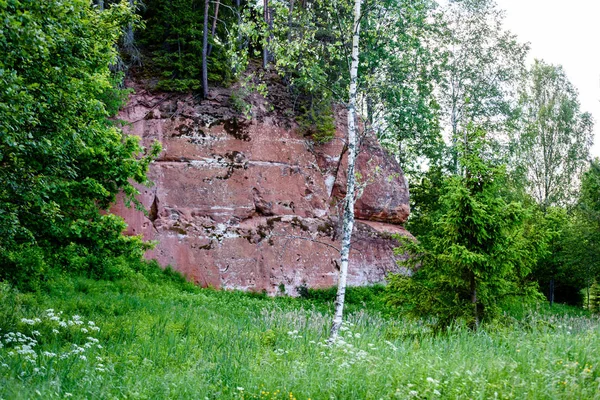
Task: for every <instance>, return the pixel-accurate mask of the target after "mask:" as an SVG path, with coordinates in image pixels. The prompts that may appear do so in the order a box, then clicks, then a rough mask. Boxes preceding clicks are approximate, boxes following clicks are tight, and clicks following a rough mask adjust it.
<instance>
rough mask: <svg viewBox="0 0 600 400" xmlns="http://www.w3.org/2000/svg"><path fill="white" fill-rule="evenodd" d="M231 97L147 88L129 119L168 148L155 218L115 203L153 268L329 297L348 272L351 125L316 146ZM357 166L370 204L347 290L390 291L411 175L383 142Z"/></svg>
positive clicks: (151, 191) (126, 114) (289, 123)
mask: <svg viewBox="0 0 600 400" xmlns="http://www.w3.org/2000/svg"><path fill="white" fill-rule="evenodd" d="M230 96H231V90H227V89H218V90H214V91H212V92H211V97H210V98H209V99H207V100H202V101H199V100H197V99H196V98H195V97H193V96H192V95H181V94H167V93H159V94H153V93H150V92H147V91H145V90H143V89H140V88H138V90H137V93H136V94H133V95H131V96H130V100H129V103H128V104H127V106H126V107H125V108H124V109H123V110H122V112H121V113H120V115H119V116H118V118H119V119H121V120H124V121H127V122H128V123H129V124H127V125H126V126H125V127H124V131H125V132H127V133H128V134H131V135H137V136H139V137H140V138H141V140H142V143H143V144H144V145H145V146H150V144H151V143H152V142H153V141H155V140H157V141H159V142H160V143H161V144H162V146H163V151H162V153H161V154H160V156H159V158H158V159H157V160H156V161H155V162H154V163H152V164H151V167H150V171H149V178H150V179H151V180H152V181H153V182H154V186H152V187H150V188H145V187H141V188H140V191H141V195H140V196H139V200H140V201H141V203H142V204H143V205H144V207H146V209H147V210H148V212H147V215H145V214H144V213H142V212H140V211H137V210H135V209H133V208H126V207H125V206H124V205H123V204H122V203H123V202H122V201H119V202H117V204H115V205H114V207H113V210H112V211H113V212H114V213H116V214H119V215H121V216H123V217H124V218H125V220H126V221H127V222H128V225H129V228H128V231H127V233H128V234H132V235H143V237H144V239H146V240H156V241H157V242H158V244H157V246H156V248H155V249H154V250H151V251H149V252H148V254H147V257H149V258H156V259H157V260H158V261H159V262H160V263H161V264H162V265H167V264H170V265H172V266H173V267H174V268H175V269H176V270H179V271H181V272H182V273H184V274H185V275H186V276H187V277H188V279H190V280H192V281H193V282H195V283H197V284H199V285H202V286H213V287H216V288H236V289H244V290H254V291H263V290H266V291H267V292H269V293H271V294H275V293H277V292H281V291H285V293H287V294H292V295H294V294H296V288H297V287H298V286H301V285H306V286H308V287H329V286H333V285H335V284H336V279H337V273H338V269H337V268H338V264H337V263H338V261H337V260H338V256H339V254H338V247H339V244H340V240H339V231H340V226H339V220H340V218H339V215H341V210H340V204H341V202H340V201H339V200H340V199H341V198H342V197H343V196H344V194H345V179H346V175H345V159H346V157H345V148H344V141H343V138H344V137H345V124H344V122H343V121H344V118H345V117H344V116H343V115H342V114H343V113H338V118H337V119H338V124H337V126H338V130H337V132H336V137H335V139H334V140H333V141H331V142H330V143H328V144H326V145H321V146H317V145H314V144H313V143H312V141H311V140H310V139H307V138H304V137H302V136H301V135H299V134H298V133H297V132H296V131H295V129H294V123H293V120H289V119H286V118H283V117H280V115H283V114H284V113H283V112H282V110H281V109H277V108H278V107H279V108H282V107H284V105H282V104H280V103H275V104H274V105H275V110H273V111H266V110H267V109H268V108H267V106H268V104H267V105H266V104H265V103H264V102H262V103H261V102H260V101H254V104H253V112H254V113H255V115H254V116H253V118H252V119H247V118H245V117H244V116H242V115H240V114H239V113H237V112H235V111H234V110H233V108H232V107H231V106H230ZM360 149H361V152H360V155H359V156H358V171H359V172H360V177H361V178H360V179H361V182H360V191H361V193H362V194H361V196H360V198H359V199H358V201H357V203H356V208H355V212H356V218H357V221H356V228H355V233H354V243H353V249H352V252H351V264H350V270H349V277H348V283H349V284H350V285H365V284H370V283H375V282H381V281H382V280H383V279H384V278H385V275H386V274H387V273H388V272H390V271H398V267H397V264H396V261H397V259H398V256H396V255H394V251H393V249H394V248H395V247H397V246H398V244H397V242H396V241H395V240H394V239H392V234H400V235H408V236H409V235H410V234H409V233H408V232H407V231H406V230H405V229H404V228H403V227H402V226H401V224H402V223H403V222H405V221H406V218H407V217H408V213H409V207H408V189H407V187H406V183H405V181H404V177H403V175H402V171H401V169H400V168H399V166H398V164H397V163H396V162H395V161H394V159H393V158H392V157H390V156H389V155H387V154H386V153H385V151H384V150H383V149H382V148H381V146H380V145H379V144H378V142H377V141H376V139H374V138H373V137H369V136H365V137H363V138H362V142H361V147H360Z"/></svg>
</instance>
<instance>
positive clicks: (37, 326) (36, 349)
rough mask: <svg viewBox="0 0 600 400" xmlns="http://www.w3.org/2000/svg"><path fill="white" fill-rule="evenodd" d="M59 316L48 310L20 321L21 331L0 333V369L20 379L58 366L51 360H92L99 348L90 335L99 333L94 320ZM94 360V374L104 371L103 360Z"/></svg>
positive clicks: (100, 358) (74, 316) (40, 373)
mask: <svg viewBox="0 0 600 400" xmlns="http://www.w3.org/2000/svg"><path fill="white" fill-rule="evenodd" d="M62 314H63V313H62V312H59V313H56V312H55V311H54V310H53V309H48V310H46V311H45V312H44V313H43V314H42V315H41V316H40V317H35V318H22V319H21V320H20V325H18V328H19V330H20V331H16V332H6V333H2V332H0V367H1V368H5V369H8V370H12V371H13V372H15V373H16V374H18V375H19V376H21V377H23V376H26V375H42V376H44V375H46V374H47V373H48V372H49V369H52V368H56V367H57V365H56V362H54V361H51V360H58V361H60V360H73V361H80V362H82V361H83V362H86V361H88V357H93V354H92V353H94V352H97V351H98V350H101V349H102V345H101V344H100V341H99V340H98V339H97V338H96V337H94V336H93V334H94V333H96V332H98V331H100V327H98V326H97V325H96V324H95V323H94V321H86V320H84V319H83V318H82V317H81V316H79V315H73V316H72V317H70V318H65V317H63V315H62ZM71 340H75V341H76V342H77V343H71ZM92 359H93V358H92ZM95 360H96V361H97V362H98V363H97V364H96V365H95V371H97V372H105V371H106V368H105V366H104V364H101V363H100V362H102V361H103V359H102V357H100V356H95Z"/></svg>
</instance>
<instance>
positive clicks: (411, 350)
mask: <svg viewBox="0 0 600 400" xmlns="http://www.w3.org/2000/svg"><path fill="white" fill-rule="evenodd" d="M359 297H360V298H362V297H361V296H359ZM0 300H1V303H0V316H1V317H2V318H3V319H2V320H0V342H1V343H2V348H0V398H4V399H31V398H49V399H50V398H66V397H73V398H94V399H115V398H118V399H123V398H128V399H204V398H208V399H220V398H235V399H242V398H243V399H252V398H258V399H294V398H295V399H308V398H311V399H330V398H334V399H380V398H384V399H390V398H401V399H406V398H416V399H419V398H420V399H434V398H451V399H455V398H458V399H461V398H465V399H493V398H500V399H508V398H515V399H594V398H600V378H599V376H600V375H599V373H598V365H600V364H599V363H600V352H598V351H597V349H600V323H599V322H600V321H599V320H598V318H597V317H595V316H588V315H575V314H573V313H570V312H569V313H565V312H557V310H556V309H554V310H551V311H549V310H547V309H546V308H543V307H542V308H537V309H536V308H533V309H521V310H516V311H515V310H513V311H514V312H513V314H514V315H516V317H514V316H507V317H506V318H505V320H504V321H501V322H499V323H498V324H496V325H493V326H487V327H486V328H485V329H482V330H480V331H479V332H477V333H473V332H471V331H469V330H468V329H466V328H464V327H460V326H456V327H453V328H451V329H449V330H448V332H446V333H445V334H442V335H435V336H434V335H432V334H431V333H430V330H429V328H428V325H427V324H426V323H424V322H409V321H405V320H399V319H395V318H392V317H385V316H382V315H381V314H380V313H378V312H372V311H369V310H361V309H360V307H359V305H357V306H355V307H354V310H353V311H352V313H351V314H350V315H348V318H347V322H346V323H345V325H344V327H343V331H342V335H341V338H340V340H339V341H338V342H336V343H335V344H334V345H332V346H327V345H325V340H326V338H327V334H328V329H329V324H330V314H329V305H328V304H327V303H326V302H323V301H315V300H303V299H289V298H276V299H270V298H265V297H262V296H251V295H247V294H243V293H239V292H218V291H211V290H201V289H197V288H193V287H190V286H189V285H186V284H184V283H181V282H178V281H177V280H176V279H171V280H170V281H168V282H163V280H161V279H157V278H156V277H154V278H152V279H148V278H147V277H145V276H143V275H138V276H135V277H132V278H130V279H128V280H124V281H118V282H102V281H92V280H88V279H81V278H79V279H65V280H64V281H60V282H54V283H52V284H50V285H48V287H47V288H46V290H45V292H40V293H36V294H22V293H17V292H15V291H13V290H12V289H10V288H9V287H8V286H7V285H5V284H4V285H1V286H0ZM359 303H360V302H359ZM50 309H51V311H49V310H50ZM61 312H62V313H61ZM76 321H81V323H79V322H76ZM90 321H91V324H90ZM61 322H62V324H60V323H61ZM94 326H97V327H98V328H99V330H97V331H96V330H91V329H90V327H94ZM83 328H85V329H86V331H87V332H84V331H82V329H83ZM7 335H8V336H7ZM13 337H14V338H20V339H21V341H19V339H17V340H14V341H13V340H7V339H8V338H13ZM34 341H35V343H34ZM23 346H25V347H23ZM80 349H83V350H80ZM33 354H35V356H34V355H33ZM82 356H83V357H82Z"/></svg>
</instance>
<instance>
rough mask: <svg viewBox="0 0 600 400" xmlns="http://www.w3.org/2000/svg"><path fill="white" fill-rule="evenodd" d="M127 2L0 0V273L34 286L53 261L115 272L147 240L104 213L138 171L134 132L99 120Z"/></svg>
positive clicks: (112, 107)
mask: <svg viewBox="0 0 600 400" xmlns="http://www.w3.org/2000/svg"><path fill="white" fill-rule="evenodd" d="M132 20H133V17H132V15H131V12H130V10H129V8H128V6H127V4H126V3H124V2H123V3H119V4H115V5H113V6H112V7H110V8H109V9H108V10H106V11H104V12H99V11H97V10H95V9H94V8H92V7H91V5H90V2H89V1H86V0H75V1H71V2H68V3H64V2H60V1H44V2H34V1H10V2H0V21H1V22H0V23H1V24H2V26H1V29H0V53H2V54H3V55H5V56H4V57H2V59H1V60H0V132H2V134H1V135H0V166H1V168H0V279H7V280H10V281H12V282H14V283H17V284H19V285H21V286H22V287H24V288H29V289H33V288H35V286H36V282H37V281H39V279H41V278H42V277H44V276H46V275H47V274H49V273H50V271H49V270H50V269H52V268H55V267H56V266H60V267H59V268H61V269H64V270H69V271H73V272H84V273H86V274H90V275H91V276H104V275H105V274H108V275H114V276H119V275H120V274H121V273H122V270H123V269H126V267H125V266H124V265H125V264H126V263H127V262H128V261H131V260H134V259H136V258H138V257H139V256H140V255H141V253H142V252H143V250H144V249H146V248H147V247H148V246H147V245H146V244H143V243H142V241H141V239H140V238H136V237H124V236H122V235H121V231H122V230H123V229H124V227H125V225H124V223H123V221H122V220H121V219H120V218H117V217H115V216H112V215H108V214H103V213H101V212H100V210H106V209H107V208H108V207H109V205H110V204H111V203H112V202H113V201H114V200H115V196H116V194H117V193H118V192H119V191H123V192H124V193H125V195H126V198H127V199H128V200H127V201H132V200H133V197H134V195H135V194H136V193H137V191H136V189H135V188H134V187H133V185H132V184H131V181H135V182H138V183H146V182H147V181H146V177H145V173H146V170H147V167H148V164H149V162H150V161H151V159H152V156H153V155H155V154H157V151H158V148H154V149H152V150H150V151H149V152H148V155H147V156H144V157H140V153H141V152H142V148H141V147H140V146H139V144H138V142H137V139H136V138H134V137H130V136H125V135H124V134H123V133H122V132H121V131H120V130H118V129H116V128H115V127H114V126H112V125H113V124H112V123H110V122H109V121H108V117H109V111H110V112H115V111H116V110H117V109H118V105H119V102H120V100H122V99H124V94H123V92H120V91H119V90H118V89H115V85H114V83H115V77H114V76H112V75H111V73H110V71H109V65H110V64H111V63H112V62H113V61H114V60H115V56H116V54H115V43H116V42H117V40H118V38H119V36H120V34H121V32H122V26H123V25H124V24H126V23H128V22H129V21H132Z"/></svg>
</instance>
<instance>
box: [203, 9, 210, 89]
mask: <svg viewBox="0 0 600 400" xmlns="http://www.w3.org/2000/svg"><path fill="white" fill-rule="evenodd" d="M209 5H210V0H204V27H203V28H204V32H203V37H202V97H204V98H205V99H206V98H207V97H208V65H207V58H208V7H209Z"/></svg>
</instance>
